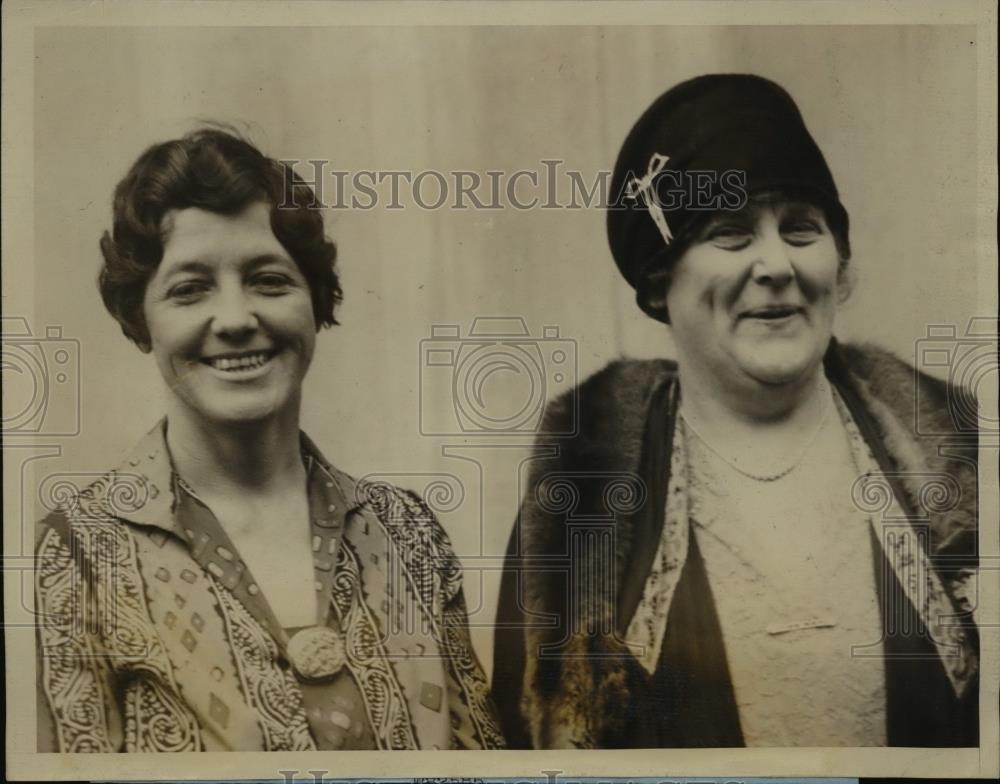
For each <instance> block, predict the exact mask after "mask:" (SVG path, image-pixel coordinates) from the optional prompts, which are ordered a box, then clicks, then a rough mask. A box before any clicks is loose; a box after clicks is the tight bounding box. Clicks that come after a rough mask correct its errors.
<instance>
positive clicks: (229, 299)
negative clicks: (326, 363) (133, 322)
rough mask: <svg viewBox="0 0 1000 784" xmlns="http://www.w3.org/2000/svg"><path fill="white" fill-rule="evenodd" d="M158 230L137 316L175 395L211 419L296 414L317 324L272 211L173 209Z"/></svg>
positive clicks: (255, 207) (263, 207)
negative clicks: (160, 241)
mask: <svg viewBox="0 0 1000 784" xmlns="http://www.w3.org/2000/svg"><path fill="white" fill-rule="evenodd" d="M163 228H164V234H165V237H166V239H165V241H164V247H163V259H162V260H161V262H160V264H159V266H158V267H157V270H156V273H155V275H154V276H153V277H152V278H151V279H150V281H149V283H148V285H147V286H146V293H145V298H144V301H143V310H144V313H145V318H146V324H147V326H148V328H149V336H150V343H151V349H152V353H153V355H154V356H155V357H156V362H157V365H158V366H159V368H160V373H161V374H162V375H163V379H164V381H165V382H166V384H167V387H168V388H169V389H170V391H171V393H172V394H173V395H175V396H176V397H177V399H178V400H179V401H180V402H181V403H182V405H183V406H184V408H186V409H187V410H188V411H189V412H190V413H192V414H193V415H195V416H196V417H197V418H199V419H201V420H203V421H207V422H215V423H222V422H227V423H241V422H251V421H260V420H264V419H267V418H268V417H270V416H273V415H276V414H278V413H280V412H283V411H287V410H289V407H290V406H293V407H295V410H296V411H297V407H298V404H299V400H300V396H301V387H302V380H303V378H304V377H305V374H306V371H307V370H308V368H309V363H310V362H311V360H312V356H313V350H314V348H315V342H316V322H315V317H314V314H313V308H312V300H311V297H310V291H309V284H308V282H307V281H306V279H305V277H304V276H303V274H302V272H301V271H300V270H299V268H298V266H297V265H296V263H295V261H294V260H293V259H292V257H291V256H290V255H289V254H288V251H286V250H285V248H284V247H283V246H282V245H281V243H280V242H278V240H277V238H276V237H275V236H274V233H273V232H272V230H271V222H270V208H269V206H268V205H267V204H265V203H263V202H255V203H253V204H251V205H250V206H248V207H247V208H245V209H244V210H243V211H242V212H240V213H237V214H235V215H222V214H219V213H214V212H208V211H206V210H202V209H198V208H195V207H192V208H187V209H183V210H175V211H171V212H168V213H167V214H166V215H165V216H164V219H163Z"/></svg>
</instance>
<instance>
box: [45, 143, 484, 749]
mask: <svg viewBox="0 0 1000 784" xmlns="http://www.w3.org/2000/svg"><path fill="white" fill-rule="evenodd" d="M313 203H314V197H313V193H312V192H311V190H310V188H309V187H308V186H307V185H305V184H303V183H302V182H301V181H300V180H298V179H297V178H295V177H294V175H293V173H292V172H291V171H290V170H286V168H285V166H284V165H282V164H280V163H278V162H276V161H274V160H272V159H269V158H267V157H265V156H264V155H262V154H261V153H260V152H259V151H258V150H257V149H256V148H254V147H253V146H251V145H250V144H248V143H247V142H245V141H243V140H242V139H239V138H237V137H236V136H234V135H231V134H229V133H227V132H224V131H219V130H204V131H199V132H197V133H194V134H191V135H188V136H186V137H184V138H182V139H179V140H175V141H170V142H166V143H163V144H159V145H156V146H154V147H152V148H150V149H149V150H147V151H146V152H145V153H144V154H143V155H142V156H141V157H140V158H139V160H138V161H136V163H135V164H134V165H133V167H132V168H131V170H130V171H129V173H128V174H127V175H126V177H125V178H124V179H123V180H122V182H121V183H120V184H119V186H118V188H117V190H116V192H115V198H114V228H113V231H112V233H111V234H105V236H104V238H103V239H102V241H101V250H102V252H103V254H104V267H103V269H102V271H101V275H100V289H101V294H102V296H103V298H104V302H105V304H106V306H107V308H108V310H109V311H110V312H111V314H112V315H113V316H114V317H115V318H116V319H117V320H118V322H119V323H120V325H121V327H122V331H123V332H124V333H125V335H126V337H128V338H129V339H130V340H131V341H133V342H134V343H135V344H136V345H137V346H138V347H139V348H140V349H141V350H142V351H144V352H146V353H150V354H152V356H153V357H154V358H155V360H156V364H157V367H158V368H159V371H160V374H161V375H162V377H163V381H164V383H165V384H166V387H167V391H168V401H169V402H168V406H167V412H166V416H165V418H164V419H163V420H162V421H161V422H160V423H159V424H158V425H157V426H156V427H155V428H154V429H153V430H152V431H151V432H150V433H149V434H148V435H147V436H146V437H145V438H144V439H143V440H142V441H141V442H140V443H139V444H138V445H137V446H136V447H135V449H134V450H133V451H132V454H131V455H130V456H129V457H127V458H126V459H125V461H124V462H123V463H122V464H121V465H120V466H119V467H117V468H116V469H114V470H113V471H111V472H109V473H108V474H107V475H106V476H105V477H103V478H102V479H100V480H99V481H98V482H96V483H95V484H93V485H91V486H90V487H88V488H86V489H85V490H83V491H82V492H80V493H79V494H78V495H77V496H76V497H74V498H72V499H71V500H70V501H69V502H68V503H66V504H65V505H64V506H63V507H62V508H61V509H60V510H59V511H58V512H55V513H53V514H52V515H50V516H49V517H48V518H47V519H46V520H44V521H43V523H42V525H41V526H40V530H39V536H38V545H37V552H38V563H39V565H38V576H37V586H36V590H37V593H36V595H37V608H38V611H39V613H40V621H39V634H38V636H39V640H38V642H39V654H40V655H39V662H38V679H39V685H40V687H41V692H42V697H41V699H40V700H39V714H40V721H39V724H40V740H39V748H40V750H58V751H62V752H79V751H92V752H110V751H168V750H169V751H196V750H207V751H218V750H243V751H254V750H264V751H277V750H306V749H410V748H444V749H448V748H471V749H479V748H494V747H498V746H502V744H503V740H502V737H501V736H500V733H499V731H498V728H497V725H496V721H495V717H494V715H493V710H492V707H491V704H490V700H489V695H488V689H487V683H486V680H485V677H484V675H483V672H482V670H481V668H480V666H479V663H478V662H477V660H476V658H475V655H474V653H473V651H472V648H471V646H470V644H469V639H468V630H467V620H466V613H465V606H464V599H463V596H462V589H461V572H460V568H459V563H458V560H457V559H456V557H455V555H454V553H453V552H452V550H451V546H450V544H449V542H448V539H447V536H446V535H445V533H444V531H443V529H442V528H441V526H440V524H439V523H438V522H437V520H436V519H435V518H434V516H433V514H432V513H431V512H430V510H429V509H428V508H427V507H426V506H425V505H424V504H423V502H422V501H421V500H420V499H419V498H418V497H416V496H415V495H413V494H411V493H408V492H405V491H400V490H397V489H395V488H392V487H387V486H367V487H365V486H362V485H359V484H358V483H357V482H356V481H355V480H353V479H352V478H351V477H349V476H348V475H346V474H344V473H343V472H342V471H339V470H337V469H336V468H335V467H334V466H332V465H330V464H329V463H328V462H327V461H326V460H325V459H324V457H323V455H322V453H321V452H320V451H319V449H318V448H317V447H316V446H315V445H314V444H313V443H312V442H311V441H310V440H309V439H308V438H307V437H306V436H305V435H304V434H302V433H301V432H300V431H299V416H300V410H301V405H302V382H303V379H304V377H305V375H306V373H307V371H308V369H309V365H310V362H311V360H312V357H313V351H314V347H315V342H316V335H317V332H318V330H319V329H320V328H321V327H324V326H330V325H332V324H335V323H336V321H335V319H334V309H335V307H336V305H337V303H338V302H339V300H340V298H341V289H340V285H339V281H338V277H337V274H336V271H335V266H334V260H335V256H336V250H335V247H334V245H333V243H331V242H330V241H329V240H328V239H326V237H325V236H324V233H323V222H322V218H321V216H320V215H319V213H318V212H316V211H315V210H312V209H310V208H309V207H308V206H307V205H310V204H313ZM108 414H109V416H111V415H112V414H111V412H108ZM414 619H416V621H417V622H416V623H414Z"/></svg>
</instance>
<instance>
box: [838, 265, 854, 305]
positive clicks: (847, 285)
mask: <svg viewBox="0 0 1000 784" xmlns="http://www.w3.org/2000/svg"><path fill="white" fill-rule="evenodd" d="M855 283H857V276H856V275H855V273H854V265H852V264H850V263H849V259H845V258H841V260H840V266H838V267H837V304H838V305H843V304H844V303H845V302H847V300H848V299H850V297H851V294H852V293H853V292H854V285H855Z"/></svg>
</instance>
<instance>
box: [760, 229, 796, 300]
mask: <svg viewBox="0 0 1000 784" xmlns="http://www.w3.org/2000/svg"><path fill="white" fill-rule="evenodd" d="M754 244H755V245H756V248H755V250H756V253H755V256H754V259H753V266H752V267H751V273H752V275H753V279H754V280H755V281H757V282H758V283H760V284H762V285H765V286H784V285H786V284H787V283H788V282H789V281H790V280H791V279H792V278H793V277H794V276H795V267H794V266H793V265H792V257H791V248H790V247H789V246H788V244H787V243H786V242H785V241H784V239H783V238H782V236H781V233H780V232H779V231H777V229H776V228H772V229H770V230H768V231H764V232H762V234H761V236H760V237H759V239H758V240H757V242H756V243H754Z"/></svg>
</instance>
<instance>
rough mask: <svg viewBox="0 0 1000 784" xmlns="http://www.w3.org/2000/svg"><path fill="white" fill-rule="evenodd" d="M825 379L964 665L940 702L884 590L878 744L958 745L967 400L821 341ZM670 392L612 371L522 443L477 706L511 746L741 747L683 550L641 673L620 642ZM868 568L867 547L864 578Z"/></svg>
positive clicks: (620, 368)
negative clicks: (939, 594) (952, 630)
mask: <svg viewBox="0 0 1000 784" xmlns="http://www.w3.org/2000/svg"><path fill="white" fill-rule="evenodd" d="M825 371H826V375H827V377H828V378H829V379H830V380H831V382H832V383H833V384H834V385H835V387H836V389H837V391H838V393H839V394H840V396H841V398H842V399H843V401H844V403H845V404H846V405H847V408H848V409H849V410H850V412H851V416H852V417H853V418H854V420H855V423H856V424H857V426H858V429H859V430H860V432H861V434H862V436H863V438H864V440H865V442H866V443H867V444H868V446H869V448H870V449H871V452H872V454H873V455H874V457H875V458H876V460H877V462H878V464H879V467H880V469H881V471H882V472H883V475H884V478H885V480H886V481H887V483H888V486H889V487H890V488H891V492H892V493H893V495H894V496H895V499H896V500H897V501H898V503H899V505H900V507H901V508H902V510H903V511H904V512H905V514H906V516H907V517H908V518H909V520H910V521H911V524H912V523H915V522H917V521H919V522H920V523H921V524H922V525H923V526H924V527H925V529H926V530H927V531H928V537H927V539H926V541H925V549H926V554H927V556H928V559H929V562H930V563H931V564H932V565H933V568H934V570H935V572H936V573H937V575H938V577H939V578H940V582H941V585H942V586H943V587H944V589H945V592H946V595H947V600H948V602H950V604H951V606H952V607H954V609H955V613H956V616H957V617H958V618H959V624H960V626H961V630H960V631H959V632H957V634H958V635H959V636H960V638H961V639H962V640H963V644H964V645H965V646H967V648H968V650H969V655H968V657H967V659H966V660H965V661H966V670H967V671H966V672H964V673H962V674H961V677H962V678H963V684H962V686H963V688H962V689H960V693H956V690H955V688H954V686H953V684H954V680H952V682H949V680H948V678H947V677H946V672H945V667H944V665H943V664H942V662H941V660H940V659H939V658H938V656H937V654H936V653H935V649H934V648H933V646H932V645H931V644H930V643H929V642H928V641H927V635H926V634H924V635H920V634H916V633H912V632H911V633H907V634H904V633H903V632H902V631H901V626H902V625H901V624H900V623H898V620H899V618H901V617H902V616H899V617H898V618H897V617H893V616H891V613H893V612H897V613H900V612H905V611H907V610H909V611H910V612H913V611H914V608H913V606H912V604H909V603H908V600H907V599H906V598H905V596H904V595H903V594H902V587H901V586H900V585H899V584H898V581H895V582H893V581H890V582H889V584H887V586H886V587H880V589H879V590H880V596H879V599H880V606H881V608H882V621H883V626H884V628H885V636H884V638H883V650H884V653H885V661H886V667H885V674H886V699H887V706H886V719H887V737H888V743H889V745H891V746H975V745H977V744H978V722H977V714H978V678H977V676H976V672H975V671H976V669H977V662H978V636H977V634H976V629H975V624H974V622H973V612H972V605H973V604H974V579H973V578H974V573H975V569H976V564H977V561H976V552H977V541H976V537H977V434H976V429H975V427H976V425H975V422H974V417H975V413H974V412H975V411H976V408H975V401H974V400H973V399H972V398H971V396H969V395H968V394H967V393H966V392H965V391H964V390H962V389H960V388H956V387H951V386H949V385H948V384H947V383H945V382H942V381H939V380H937V379H934V378H931V377H929V376H927V375H925V374H923V373H920V372H917V371H915V370H914V369H913V368H911V367H910V366H909V365H907V364H906V363H905V362H903V361H901V360H899V359H898V358H896V357H894V356H892V355H891V354H889V353H887V352H885V351H883V350H880V349H876V348H873V347H869V346H866V347H856V346H855V347H852V346H844V345H838V344H837V343H836V342H835V341H834V342H832V343H831V346H830V349H829V351H828V352H827V356H826V358H825ZM677 392H678V387H677V368H676V365H675V364H674V363H672V362H669V361H665V360H654V361H618V362H614V363H612V364H610V365H608V366H607V367H606V368H604V369H603V370H602V371H600V372H598V373H597V374H595V375H594V376H592V377H590V378H589V379H587V380H586V381H585V382H583V383H582V384H581V385H580V386H579V387H577V388H576V389H574V390H573V391H572V392H570V393H568V394H567V395H565V396H563V397H562V398H560V399H557V400H555V401H554V402H553V403H551V404H550V406H549V408H548V410H547V411H546V415H545V421H544V423H543V426H542V428H541V431H540V432H542V433H567V432H573V433H575V435H573V436H572V437H569V438H560V439H556V438H551V439H550V438H546V437H540V438H539V439H538V442H537V444H536V450H535V455H534V459H533V460H532V461H531V462H530V464H529V466H530V468H529V474H528V478H527V482H526V486H525V488H526V491H525V493H524V497H523V501H522V506H521V509H520V512H519V515H518V519H517V521H516V523H515V526H514V530H513V533H512V535H511V539H510V544H509V546H508V551H507V561H506V564H505V568H504V573H503V577H502V582H501V590H500V603H499V610H498V616H497V631H496V638H495V639H496V641H495V655H494V662H495V664H494V675H493V694H494V697H495V700H496V702H497V705H498V708H499V710H500V714H501V722H502V725H503V729H504V733H505V735H506V737H507V740H508V743H509V745H510V746H511V747H512V748H565V747H582V748H588V747H594V748H620V747H646V748H649V747H685V746H688V747H694V746H701V747H730V746H742V745H744V744H743V738H742V734H741V732H740V727H739V717H738V711H737V708H736V702H735V698H734V694H733V689H732V684H731V682H730V680H729V677H728V670H727V668H726V660H725V651H724V646H723V644H722V636H721V632H720V630H719V628H718V620H717V617H716V615H715V610H714V606H713V603H712V600H711V592H710V590H709V587H708V582H707V576H706V573H705V570H704V565H703V564H702V563H701V562H700V556H699V555H697V549H696V548H694V550H695V552H694V554H693V555H692V554H689V556H688V560H687V562H686V563H685V565H684V567H683V573H682V576H681V581H680V582H681V585H680V586H679V587H678V589H677V593H676V594H675V595H674V597H673V600H672V602H671V605H670V607H671V609H670V624H669V626H668V627H667V634H666V637H667V639H666V640H665V641H664V645H663V654H662V655H661V657H660V659H659V662H658V664H657V667H656V672H655V673H653V674H652V675H650V674H648V673H647V672H646V671H645V670H643V669H642V668H641V667H640V666H639V665H638V663H637V661H636V659H635V658H634V656H633V655H632V653H631V652H630V651H629V649H628V648H627V647H626V645H625V644H624V633H625V630H626V629H627V628H628V625H629V622H630V620H631V618H632V616H633V614H634V613H635V610H636V607H637V606H638V603H639V600H640V598H641V596H642V590H643V586H644V584H645V580H646V577H647V575H648V574H649V569H650V566H651V564H652V560H653V556H654V552H655V551H656V549H657V544H658V542H659V538H660V535H661V533H662V531H663V518H664V514H663V510H664V502H665V495H666V487H665V486H666V484H667V482H666V480H665V479H664V478H663V477H666V476H668V474H669V465H670V458H669V455H670V449H671V444H672V437H673V432H674V414H675V411H676V402H677V399H678V397H679V395H678V394H677ZM969 412H971V413H969ZM963 416H964V419H963ZM934 477H937V478H940V479H943V480H946V482H947V485H948V487H950V488H952V492H951V494H950V499H949V501H948V502H947V503H939V502H936V501H935V500H934V499H931V498H929V497H928V495H929V494H928V493H927V492H926V491H927V487H928V485H927V482H928V478H934ZM636 479H638V480H640V481H639V482H638V483H636V482H635V480H636ZM640 487H645V488H648V489H649V491H648V492H645V493H643V492H641V491H640V490H639V489H638V488H640ZM938 500H940V499H938ZM609 519H611V520H612V521H613V526H614V534H613V535H612V536H611V537H605V538H604V539H602V538H601V536H600V534H598V533H597V532H598V531H599V530H600V529H601V526H600V525H594V524H595V523H602V522H603V523H604V524H605V525H604V530H607V526H606V523H607V521H608V520H609ZM880 552H881V551H880V550H879V547H878V543H877V542H874V541H873V548H872V553H873V559H874V563H873V567H874V568H875V569H876V570H878V569H880V566H881V567H885V563H882V564H880V563H879V562H878V561H879V553H880ZM888 571H889V572H891V570H888ZM885 572H886V570H885V569H884V568H883V570H882V572H880V573H883V574H884V573H885ZM880 586H881V583H880ZM893 608H897V609H893ZM910 617H912V616H910Z"/></svg>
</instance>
